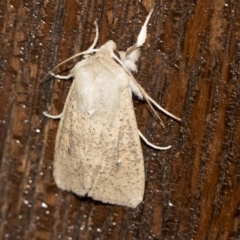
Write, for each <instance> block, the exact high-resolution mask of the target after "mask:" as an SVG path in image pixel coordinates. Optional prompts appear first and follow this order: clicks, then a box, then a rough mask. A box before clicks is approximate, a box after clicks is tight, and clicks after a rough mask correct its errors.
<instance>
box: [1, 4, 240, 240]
mask: <svg viewBox="0 0 240 240" xmlns="http://www.w3.org/2000/svg"><path fill="white" fill-rule="evenodd" d="M154 4H155V7H154V12H153V15H152V17H151V19H150V23H149V25H148V36H147V41H146V43H145V45H144V48H143V49H142V55H141V57H140V60H139V61H138V66H139V72H138V74H136V79H137V80H138V82H139V83H140V84H141V85H142V87H143V88H144V89H145V90H146V91H147V93H148V94H149V95H150V96H151V97H152V98H153V99H155V100H156V101H157V102H158V103H159V104H161V106H163V107H165V108H166V109H167V110H168V111H170V112H172V113H173V114H175V115H176V116H179V117H181V118H182V123H181V124H179V123H177V122H176V121H174V120H172V119H170V118H168V117H166V116H165V115H163V114H160V115H161V117H162V119H163V121H164V123H165V125H166V128H165V129H163V128H162V127H161V125H160V124H159V121H158V120H157V119H156V118H154V116H153V114H152V113H151V111H150V110H149V107H148V106H147V104H146V103H145V102H142V101H139V100H137V99H134V106H135V108H136V116H137V122H138V126H139V129H140V130H141V131H142V132H143V134H144V135H145V136H146V137H147V138H148V139H149V140H150V141H151V142H153V143H155V144H158V145H162V146H166V145H169V144H171V145H172V146H173V147H172V148H171V149H170V150H168V151H157V150H154V149H151V148H149V147H148V146H146V145H145V144H144V143H142V148H143V154H144V161H145V169H146V190H145V195H144V201H143V202H142V203H141V204H140V205H139V206H138V207H137V208H136V209H130V208H127V207H121V206H112V205H109V204H103V203H101V202H96V201H93V200H92V199H90V198H78V197H77V196H74V195H73V194H72V193H69V192H63V191H61V190H60V189H58V188H57V187H56V185H55V183H54V180H53V176H52V170H53V169H52V165H53V155H54V144H55V139H56V131H57V128H58V124H59V121H57V120H51V119H48V118H46V117H44V116H43V114H42V112H43V111H48V112H50V113H51V114H58V113H60V112H61V111H62V108H63V105H64V101H65V99H66V96H67V93H68V91H69V88H70V85H71V81H58V80H51V81H48V82H46V83H45V84H43V85H40V81H41V79H42V78H43V77H44V75H45V74H46V73H47V72H48V71H49V70H50V69H52V68H53V67H54V66H55V65H56V64H58V63H59V62H60V61H62V60H64V59H66V58H67V57H70V56H72V55H73V54H74V53H77V52H80V51H83V50H86V49H87V48H88V47H89V46H90V45H91V44H92V42H93V40H94V37H95V27H94V24H93V23H94V20H95V19H98V25H99V28H100V39H99V41H98V46H101V45H102V44H104V43H105V42H106V41H107V40H110V39H112V40H114V41H115V42H116V44H117V46H118V49H120V50H126V48H127V47H129V46H131V45H132V44H133V43H134V42H135V41H136V38H137V35H138V33H139V31H140V29H141V26H142V24H143V22H144V20H145V18H146V16H147V14H148V12H149V11H150V9H151V8H152V7H153V6H154ZM0 42H1V47H2V48H1V51H0V56H1V57H0V76H1V78H0V155H1V158H0V239H11V240H12V239H14V240H15V239H27V240H28V239H31V240H32V239H39V240H40V239H66V240H67V239H68V240H69V239H149V240H151V239H187V240H188V239H240V232H239V229H240V216H239V215H240V203H239V201H240V121H239V120H240V118H239V117H240V81H239V80H240V78H239V74H240V66H239V60H240V2H239V1H237V0H225V1H224V0H201V1H193V0H192V1H190V0H189V1H187V0H186V1H173V0H162V1H155V2H154V1H153V0H142V1H141V0H94V1H89V0H79V1H77V0H69V1H67V0H65V1H64V0H57V1H46V0H45V1H44V0H39V1H27V0H22V1H18V0H9V1H7V0H2V1H1V2H0ZM75 62H76V61H75ZM73 66H74V61H71V62H69V63H67V64H64V65H63V66H61V68H60V69H59V70H60V71H63V70H68V69H70V68H71V67H73ZM66 73H67V72H66ZM133 177H134V176H133Z"/></svg>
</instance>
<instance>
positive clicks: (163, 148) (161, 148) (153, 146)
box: [138, 130, 171, 150]
mask: <svg viewBox="0 0 240 240" xmlns="http://www.w3.org/2000/svg"><path fill="white" fill-rule="evenodd" d="M138 134H139V136H140V137H141V138H142V140H143V141H144V142H145V143H146V144H147V145H148V146H150V147H152V148H154V149H157V150H167V149H169V148H171V146H167V147H159V146H156V145H154V144H152V143H150V142H149V141H148V140H147V139H146V138H145V137H144V136H143V134H142V133H141V132H140V131H139V130H138Z"/></svg>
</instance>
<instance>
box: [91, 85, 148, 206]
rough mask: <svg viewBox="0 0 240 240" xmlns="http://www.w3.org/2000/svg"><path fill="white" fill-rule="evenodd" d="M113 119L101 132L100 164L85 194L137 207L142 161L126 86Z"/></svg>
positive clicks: (142, 183) (140, 194) (143, 178)
mask: <svg viewBox="0 0 240 240" xmlns="http://www.w3.org/2000/svg"><path fill="white" fill-rule="evenodd" d="M120 100H121V101H120V107H119V110H118V112H117V116H116V118H115V121H114V122H113V124H112V125H111V126H108V129H105V130H104V132H103V133H102V139H101V144H102V146H103V149H102V153H101V167H100V169H99V170H98V172H97V174H96V176H95V178H94V182H93V185H92V186H91V188H90V189H89V192H88V196H90V197H92V198H94V199H96V200H100V201H102V202H107V203H112V204H118V205H123V206H128V207H136V206H137V205H138V204H139V203H140V202H141V201H142V199H143V194H144V186H145V173H144V162H143V155H142V149H141V143H140V138H139V135H138V129H137V124H136V119H135V114H134V109H133V104H132V99H131V96H130V92H129V90H128V89H126V90H125V91H123V92H122V94H121V98H120Z"/></svg>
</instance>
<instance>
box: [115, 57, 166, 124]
mask: <svg viewBox="0 0 240 240" xmlns="http://www.w3.org/2000/svg"><path fill="white" fill-rule="evenodd" d="M112 57H113V58H114V59H115V60H116V61H117V62H118V63H119V64H120V65H121V66H122V67H123V68H124V69H125V71H126V72H127V73H128V74H129V76H130V77H131V78H132V80H133V82H134V83H135V84H136V85H137V87H138V88H139V90H140V92H141V93H142V95H143V97H144V99H145V100H146V102H147V103H148V104H149V106H150V108H151V109H152V111H153V112H154V113H155V115H156V116H157V118H158V119H159V121H160V124H161V125H162V127H163V128H165V125H164V123H163V121H162V119H161V118H160V117H159V115H158V114H157V112H156V111H155V109H154V108H153V106H152V104H151V103H150V101H149V100H148V94H147V93H146V92H145V91H144V89H143V88H142V87H141V86H140V85H139V83H138V82H137V81H136V79H135V78H134V77H133V75H132V73H131V72H130V71H129V70H128V69H127V68H126V67H125V65H124V64H123V63H122V61H121V60H120V59H119V58H118V57H117V56H115V55H113V56H112Z"/></svg>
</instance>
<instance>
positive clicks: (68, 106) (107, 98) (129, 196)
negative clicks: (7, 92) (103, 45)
mask: <svg viewBox="0 0 240 240" xmlns="http://www.w3.org/2000/svg"><path fill="white" fill-rule="evenodd" d="M84 61H85V62H84V63H81V64H82V66H83V65H84V67H82V69H81V71H78V72H77V73H78V75H77V76H76V78H75V79H74V81H73V83H72V86H71V88H70V91H69V94H68V97H67V100H66V103H65V106H64V109H63V114H62V116H63V117H62V119H61V121H60V124H59V129H58V133H57V138H56V145H55V155H54V178H55V181H56V183H57V185H58V187H60V188H61V189H63V190H68V191H72V192H74V193H76V194H78V195H80V196H84V195H86V194H87V195H88V196H90V197H92V198H94V199H95V200H100V201H103V202H108V203H112V204H119V205H125V206H129V207H136V206H137V205H138V204H139V203H140V202H141V201H142V198H143V193H144V185H145V175H144V166H143V156H142V150H141V143H140V138H139V136H138V130H137V125H136V120H135V115H134V109H133V105H132V99H131V94H130V86H129V79H128V75H127V74H126V72H125V71H124V70H122V68H121V67H120V66H119V65H118V64H116V63H115V62H114V61H112V60H110V61H109V62H106V61H96V59H95V60H94V59H92V60H91V59H86V60H84ZM99 69H101V71H100V73H99ZM111 69H114V71H112V70H111ZM116 76H117V77H116ZM86 78H87V79H86ZM104 79H106V81H105V80H104ZM124 81H125V83H124ZM109 84H110V85H109ZM89 89H90V90H91V94H89V91H90V90H89ZM90 113H93V115H92V116H91V114H90Z"/></svg>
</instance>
